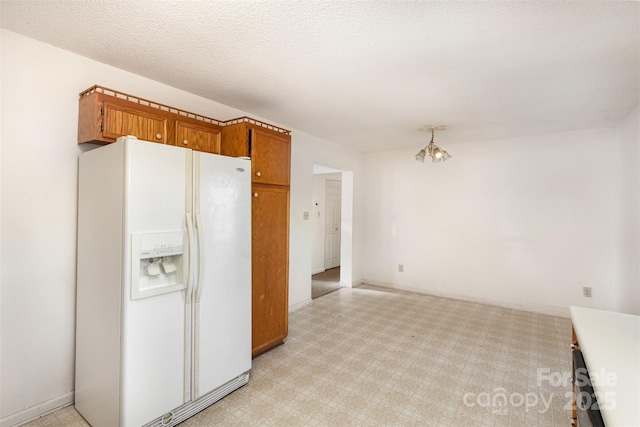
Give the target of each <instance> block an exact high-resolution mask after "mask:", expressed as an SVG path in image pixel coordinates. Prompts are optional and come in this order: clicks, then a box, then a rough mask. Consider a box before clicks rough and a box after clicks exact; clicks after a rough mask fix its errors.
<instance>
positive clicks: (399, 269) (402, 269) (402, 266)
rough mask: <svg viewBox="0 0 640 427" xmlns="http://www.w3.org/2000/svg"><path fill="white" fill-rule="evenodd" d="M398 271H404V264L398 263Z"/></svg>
mask: <svg viewBox="0 0 640 427" xmlns="http://www.w3.org/2000/svg"><path fill="white" fill-rule="evenodd" d="M398 271H399V272H400V273H404V265H403V264H398Z"/></svg>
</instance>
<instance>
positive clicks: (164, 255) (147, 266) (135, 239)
mask: <svg viewBox="0 0 640 427" xmlns="http://www.w3.org/2000/svg"><path fill="white" fill-rule="evenodd" d="M184 234H185V233H184V232H183V231H164V232H157V233H134V234H132V236H131V266H132V269H131V272H132V274H131V276H132V277H131V299H132V300H136V299H141V298H147V297H151V296H155V295H161V294H165V293H169V292H174V291H179V290H182V289H184V288H186V283H185V282H186V280H185V279H186V278H187V275H186V274H185V273H186V272H185V269H186V268H187V265H186V264H185V260H186V256H185V255H184V242H185V236H184Z"/></svg>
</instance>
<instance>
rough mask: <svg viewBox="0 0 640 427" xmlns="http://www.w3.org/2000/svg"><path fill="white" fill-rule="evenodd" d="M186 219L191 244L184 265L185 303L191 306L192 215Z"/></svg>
mask: <svg viewBox="0 0 640 427" xmlns="http://www.w3.org/2000/svg"><path fill="white" fill-rule="evenodd" d="M185 218H186V221H185V223H186V224H187V240H188V242H189V245H188V248H189V249H188V256H187V259H186V260H185V261H186V262H185V264H184V267H183V268H184V271H185V276H186V278H185V281H186V282H187V291H186V294H185V301H186V303H187V304H191V288H192V282H193V275H192V274H189V273H190V272H191V256H192V254H193V225H192V224H191V213H190V212H187V213H186V214H185Z"/></svg>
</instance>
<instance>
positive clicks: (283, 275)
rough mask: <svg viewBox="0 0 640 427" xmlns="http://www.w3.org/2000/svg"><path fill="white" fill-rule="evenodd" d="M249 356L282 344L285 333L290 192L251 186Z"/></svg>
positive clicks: (255, 185)
mask: <svg viewBox="0 0 640 427" xmlns="http://www.w3.org/2000/svg"><path fill="white" fill-rule="evenodd" d="M252 191H253V197H252V200H253V203H252V209H251V210H252V227H253V230H252V253H253V255H252V274H253V279H252V280H253V285H252V354H253V356H257V355H259V354H261V353H264V352H265V351H267V350H269V349H271V348H273V347H275V346H277V345H280V344H282V343H283V340H284V338H285V337H286V336H287V332H288V303H287V302H288V300H289V293H288V278H289V189H288V188H285V187H272V186H263V185H259V184H253V186H252Z"/></svg>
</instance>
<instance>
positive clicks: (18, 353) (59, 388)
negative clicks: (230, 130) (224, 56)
mask: <svg viewBox="0 0 640 427" xmlns="http://www.w3.org/2000/svg"><path fill="white" fill-rule="evenodd" d="M1 36H2V40H1V43H2V44H1V49H2V64H1V67H2V68H1V72H2V75H1V79H2V80H1V85H0V86H1V87H2V94H1V95H2V129H1V132H2V133H1V136H2V141H1V152H2V158H1V162H2V164H1V166H2V167H1V178H0V179H1V181H0V182H1V188H0V192H1V193H0V194H1V196H2V198H1V200H0V203H1V209H0V215H1V219H2V223H1V227H0V233H1V234H2V242H1V249H0V251H1V258H0V265H1V266H2V271H1V288H0V295H1V302H2V305H1V307H0V310H1V312H0V315H1V331H0V333H1V336H0V348H1V353H0V358H1V365H0V370H1V371H0V425H1V426H3V427H4V426H5V425H11V424H13V423H16V422H19V421H22V420H25V419H27V418H29V417H32V416H36V415H38V414H41V413H43V412H45V411H47V410H49V409H52V408H55V407H57V406H59V405H61V404H64V403H67V402H70V401H72V399H73V386H74V384H73V381H74V331H75V324H74V316H75V286H76V283H75V271H76V265H75V260H76V192H77V157H78V154H79V153H80V152H81V151H82V150H86V149H89V148H93V147H91V146H89V145H87V144H85V145H84V146H78V145H77V144H76V141H77V136H76V135H77V126H78V122H77V117H78V94H79V93H80V91H82V90H84V89H86V88H88V87H90V86H92V85H93V84H100V85H103V86H106V87H111V88H114V89H118V90H121V91H123V92H127V93H131V94H134V95H137V96H140V97H144V98H147V99H152V100H154V101H157V102H161V103H164V104H168V105H172V106H175V107H178V108H182V109H185V110H188V111H193V112H198V113H201V114H204V115H208V116H211V117H215V118H218V119H221V120H224V119H229V118H233V117H238V116H241V115H246V114H247V113H245V112H242V111H238V110H235V109H232V108H230V107H227V106H224V105H222V104H218V103H216V102H213V101H210V100H207V99H204V98H201V97H198V96H196V95H193V94H189V93H187V92H184V91H181V90H178V89H175V88H172V87H170V86H167V85H164V84H160V83H158V82H155V81H152V80H149V79H146V78H143V77H140V76H137V75H134V74H131V73H128V72H125V71H122V70H119V69H116V68H113V67H110V66H107V65H104V64H101V63H98V62H95V61H92V60H90V59H87V58H84V57H81V56H78V55H75V54H72V53H69V52H66V51H63V50H60V49H57V48H54V47H52V46H49V45H46V44H43V43H40V42H37V41H35V40H32V39H28V38H25V37H22V36H19V35H17V34H14V33H11V32H8V31H5V30H2V33H1ZM257 118H259V117H257ZM282 126H284V127H287V126H286V124H282ZM292 140H293V142H292V171H291V227H290V291H289V301H290V305H292V306H296V305H298V304H302V303H305V301H307V300H310V295H311V277H310V276H311V237H310V236H311V229H310V226H309V222H308V221H303V219H302V212H303V211H305V210H307V211H310V210H311V192H312V170H313V163H314V161H316V159H320V160H323V161H322V162H321V163H323V164H327V165H332V164H335V165H336V166H339V167H340V168H341V169H342V168H344V169H349V170H358V169H359V162H360V155H359V154H358V153H355V152H352V151H349V150H345V149H343V148H340V147H338V146H337V145H335V144H332V143H330V142H327V141H325V140H322V139H320V138H316V137H313V136H310V135H307V134H305V133H303V132H300V131H297V130H293V132H292ZM324 160H326V161H324ZM358 173H359V172H358ZM358 215H360V214H358ZM358 268H359V267H357V266H356V267H355V268H354V271H356V272H357V271H359V270H358ZM359 277H361V276H359Z"/></svg>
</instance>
